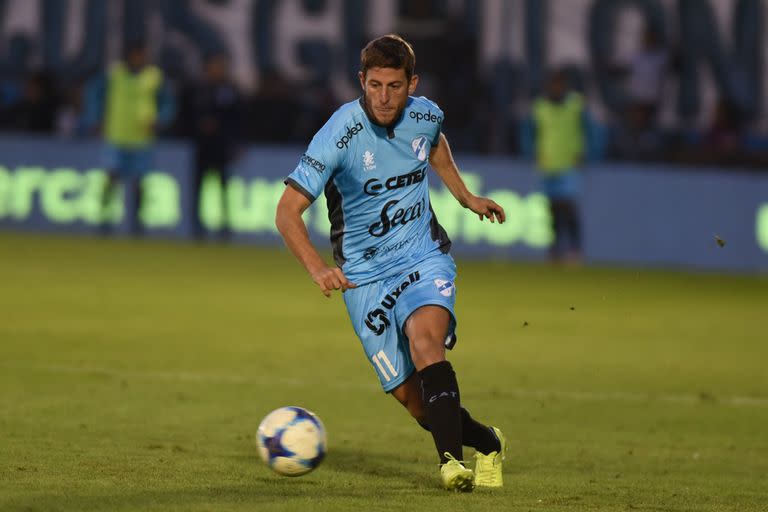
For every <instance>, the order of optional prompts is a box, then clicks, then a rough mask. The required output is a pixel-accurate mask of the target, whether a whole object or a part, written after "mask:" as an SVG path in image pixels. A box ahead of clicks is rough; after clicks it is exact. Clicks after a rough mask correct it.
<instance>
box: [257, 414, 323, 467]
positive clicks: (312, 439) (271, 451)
mask: <svg viewBox="0 0 768 512" xmlns="http://www.w3.org/2000/svg"><path fill="white" fill-rule="evenodd" d="M327 442H328V441H327V438H326V435H325V427H324V426H323V423H322V422H321V421H320V418H318V417H317V415H315V414H314V413H312V412H310V411H308V410H306V409H302V408H301V407H293V406H291V407H281V408H279V409H275V410H274V411H272V412H271V413H269V414H267V416H266V417H265V418H264V419H263V420H262V422H261V424H260V425H259V430H257V431H256V444H257V445H258V447H259V455H260V456H261V458H262V460H263V461H264V462H266V463H267V465H269V467H270V468H272V470H273V471H275V473H277V474H279V475H283V476H301V475H305V474H307V473H309V472H310V471H312V470H313V469H315V468H316V467H317V466H319V465H320V463H321V462H322V461H323V457H325V450H326V445H327Z"/></svg>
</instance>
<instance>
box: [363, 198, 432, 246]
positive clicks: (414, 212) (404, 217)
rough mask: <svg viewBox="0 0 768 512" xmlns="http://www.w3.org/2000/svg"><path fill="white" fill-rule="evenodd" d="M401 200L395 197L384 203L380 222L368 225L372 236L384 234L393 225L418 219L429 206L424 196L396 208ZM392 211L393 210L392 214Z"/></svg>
mask: <svg viewBox="0 0 768 512" xmlns="http://www.w3.org/2000/svg"><path fill="white" fill-rule="evenodd" d="M399 202H400V201H398V200H397V199H395V200H393V201H388V202H387V204H385V205H384V208H382V209H381V214H380V215H379V222H374V223H373V224H371V225H370V226H369V227H368V233H370V234H371V236H375V237H380V236H384V235H386V234H387V233H389V231H390V230H391V229H392V228H393V227H396V226H404V225H406V224H408V223H409V222H411V221H413V220H416V219H418V218H419V217H421V216H422V215H423V214H424V210H426V206H427V205H426V201H424V198H422V199H420V200H419V201H418V202H417V203H415V204H412V205H410V206H408V207H406V208H397V209H394V208H395V206H397V204H398V203H399ZM390 211H392V215H391V216H390Z"/></svg>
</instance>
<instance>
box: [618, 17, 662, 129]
mask: <svg viewBox="0 0 768 512" xmlns="http://www.w3.org/2000/svg"><path fill="white" fill-rule="evenodd" d="M661 42H662V41H661V34H659V33H658V32H656V31H655V30H653V29H651V28H646V29H645V32H644V33H643V42H642V48H640V50H639V51H638V52H637V53H636V54H635V55H634V56H633V57H632V58H631V60H630V62H629V67H628V75H627V92H628V94H629V97H630V103H631V104H632V105H633V107H634V109H635V110H644V111H645V112H644V113H643V114H642V115H643V116H644V117H646V118H648V120H649V122H650V123H652V124H653V123H655V119H656V113H657V112H658V110H659V105H660V104H661V98H662V93H663V89H664V77H665V73H666V70H667V66H668V61H669V55H668V52H667V50H666V49H665V48H664V47H663V46H662V44H661Z"/></svg>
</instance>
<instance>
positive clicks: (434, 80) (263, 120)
mask: <svg viewBox="0 0 768 512" xmlns="http://www.w3.org/2000/svg"><path fill="white" fill-rule="evenodd" d="M443 28H444V30H443V31H442V33H444V34H445V37H444V38H443V39H442V40H440V36H439V35H435V34H430V35H429V37H428V38H426V39H424V40H423V41H422V40H421V39H420V38H421V36H420V35H416V36H414V37H413V38H411V40H412V42H413V43H414V46H415V48H416V51H417V55H418V57H419V60H418V66H417V68H418V72H419V73H420V75H421V77H422V82H421V85H420V90H419V91H418V92H419V94H424V95H427V96H429V97H431V98H433V99H435V100H436V101H437V103H438V104H439V105H440V106H441V107H442V108H443V110H444V111H445V112H446V121H445V125H444V130H445V131H446V133H447V134H448V135H449V137H450V139H451V141H452V144H453V146H454V148H455V149H456V150H458V151H467V152H475V153H503V154H512V155H521V156H524V157H533V152H534V150H533V147H534V144H532V143H531V141H532V140H533V139H535V137H536V126H535V123H534V122H533V116H532V114H533V110H532V109H533V106H534V104H535V100H536V97H538V96H540V95H541V94H542V93H543V92H544V89H545V84H546V81H547V76H550V75H554V74H564V75H565V76H566V77H568V83H567V87H568V88H569V89H572V90H575V91H578V92H580V93H581V94H582V95H584V96H586V102H585V105H587V107H586V111H585V128H584V129H585V134H586V137H587V139H589V140H588V141H587V143H586V144H587V146H588V149H587V150H586V152H585V153H586V155H585V157H586V159H587V160H602V159H611V160H628V161H642V162H678V163H688V164H695V165H720V166H738V167H754V168H764V167H766V164H768V141H767V140H766V139H765V138H764V137H760V136H758V134H756V133H754V132H751V131H750V130H749V124H748V123H747V120H746V119H747V116H746V115H745V114H746V113H745V112H741V111H740V110H739V108H738V107H736V106H735V105H733V104H731V103H729V102H728V101H725V100H720V101H718V103H717V107H716V109H715V113H714V115H713V116H711V121H709V122H708V123H707V124H706V125H705V126H703V127H697V128H695V129H689V128H680V127H669V126H664V125H663V124H662V123H661V122H660V120H659V118H660V105H661V103H662V99H663V95H664V94H665V80H666V77H668V76H670V74H671V75H673V76H674V73H675V66H676V63H675V60H676V59H675V57H674V52H673V51H671V50H670V49H668V48H665V47H664V46H663V45H662V44H661V38H660V37H659V35H658V34H655V33H654V32H652V31H650V30H647V31H645V33H644V36H643V41H642V44H640V45H639V50H638V51H637V52H636V53H635V54H634V55H633V56H632V57H631V58H630V59H628V60H626V61H625V62H620V63H617V64H616V65H615V66H614V67H612V68H610V69H601V70H593V72H600V73H611V74H612V75H613V76H619V77H620V79H621V80H622V81H623V83H624V89H625V90H626V91H627V92H628V97H629V101H627V104H626V105H625V107H624V108H623V110H622V111H621V112H618V113H617V112H614V113H612V114H610V115H607V116H606V115H605V114H604V115H603V116H602V117H603V119H599V120H598V119H597V118H596V117H594V116H590V112H589V107H588V106H589V104H590V102H589V94H588V91H589V87H587V86H586V84H585V81H586V80H585V78H584V77H583V76H582V75H580V74H579V73H578V72H577V73H569V70H568V69H567V68H566V69H562V70H550V71H549V72H548V73H547V74H546V75H545V76H542V77H541V79H540V81H539V82H540V83H539V84H538V85H536V84H534V86H533V87H532V89H533V90H530V91H526V92H524V93H516V94H511V95H509V102H510V106H509V109H507V110H508V111H509V112H513V114H512V115H511V116H510V115H508V113H507V112H504V109H501V111H500V109H499V108H498V107H497V105H496V104H495V103H494V101H493V98H494V97H496V98H497V97H498V94H497V92H496V91H497V90H498V88H499V87H500V83H499V82H498V80H497V77H496V76H495V75H492V76H488V75H487V74H486V75H484V74H483V73H481V72H480V70H479V66H478V63H477V62H476V59H475V58H474V56H475V55H476V54H477V48H476V45H477V41H476V40H475V39H472V38H469V37H467V38H464V37H461V36H460V34H462V33H464V32H463V31H461V30H452V29H451V27H450V22H448V25H447V26H445V27H443ZM414 33H415V34H422V33H424V31H422V32H418V31H414ZM436 40H437V41H440V42H439V44H435V41H436ZM126 58H127V56H126ZM147 58H149V56H147ZM457 70H461V72H457ZM107 71H108V70H104V71H103V72H100V73H98V74H97V76H95V77H93V78H92V79H89V80H87V81H83V82H80V83H61V82H59V81H57V80H56V78H55V77H54V76H53V75H52V74H50V73H49V72H47V71H46V70H36V71H32V72H30V73H28V74H27V75H26V76H24V77H17V78H15V79H5V80H0V131H4V132H16V133H19V132H20V133H33V134H40V135H56V136H58V137H65V138H81V137H94V136H99V135H101V134H102V130H103V126H102V122H101V120H100V119H99V115H98V112H96V110H98V109H94V108H93V106H92V105H93V104H94V102H95V101H96V100H95V99H94V98H96V97H97V90H98V87H99V85H98V82H99V80H100V79H103V78H102V77H103V75H104V74H105V73H106V72H107ZM166 78H167V79H166V80H165V83H166V86H167V87H165V88H164V90H165V91H166V92H167V99H166V100H167V102H168V104H167V105H166V108H167V112H166V113H167V116H166V117H167V118H166V119H158V123H157V125H156V126H155V127H153V129H154V130H156V132H157V134H158V135H159V136H161V137H172V138H185V139H192V140H195V141H196V142H198V143H199V144H202V146H203V147H199V148H198V151H203V152H205V151H208V152H209V153H211V154H210V155H203V157H204V158H203V160H205V159H206V158H208V159H209V160H210V159H213V160H217V159H219V160H221V156H220V155H219V156H217V155H216V154H214V153H216V152H217V151H218V152H222V151H224V152H227V153H232V152H236V151H237V148H241V147H244V146H246V145H248V144H253V143H256V144H259V143H278V144H299V145H304V144H306V143H307V142H308V141H309V139H310V138H311V136H312V135H313V134H314V133H315V132H316V130H317V129H318V128H319V127H320V126H322V124H323V123H324V122H325V121H326V120H327V118H328V117H329V116H330V114H331V113H332V112H333V111H334V110H335V108H336V107H337V106H338V105H339V104H341V103H343V102H345V101H349V100H350V99H352V98H338V97H335V94H334V92H333V90H332V88H331V87H330V86H329V84H328V81H327V80H325V81H323V80H314V81H312V82H310V83H307V82H303V83H297V82H294V81H290V80H287V79H285V77H283V76H281V75H280V74H279V73H278V72H271V73H266V74H265V75H264V76H262V77H260V80H259V83H258V84H257V87H256V89H255V90H254V91H244V90H242V89H241V88H240V87H239V86H238V85H237V84H236V83H235V81H234V80H233V78H232V76H231V70H230V66H229V62H228V59H227V57H226V56H225V55H211V56H208V57H207V58H206V59H205V63H204V65H203V66H202V70H201V72H200V73H199V74H198V75H197V76H191V77H182V76H179V75H178V74H169V76H168V77H166ZM667 93H668V92H667ZM467 98H474V100H473V102H472V103H471V105H468V102H467ZM510 117H511V118H512V119H511V120H510ZM605 117H608V118H607V119H605ZM206 148H207V149H206Z"/></svg>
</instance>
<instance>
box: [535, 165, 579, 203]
mask: <svg viewBox="0 0 768 512" xmlns="http://www.w3.org/2000/svg"><path fill="white" fill-rule="evenodd" d="M541 189H542V191H543V192H544V195H545V196H547V197H548V198H549V199H575V198H576V197H577V196H578V195H579V192H580V189H581V179H580V176H579V174H578V173H577V172H576V171H575V170H568V171H566V172H564V173H562V174H556V175H553V176H543V177H542V178H541Z"/></svg>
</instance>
